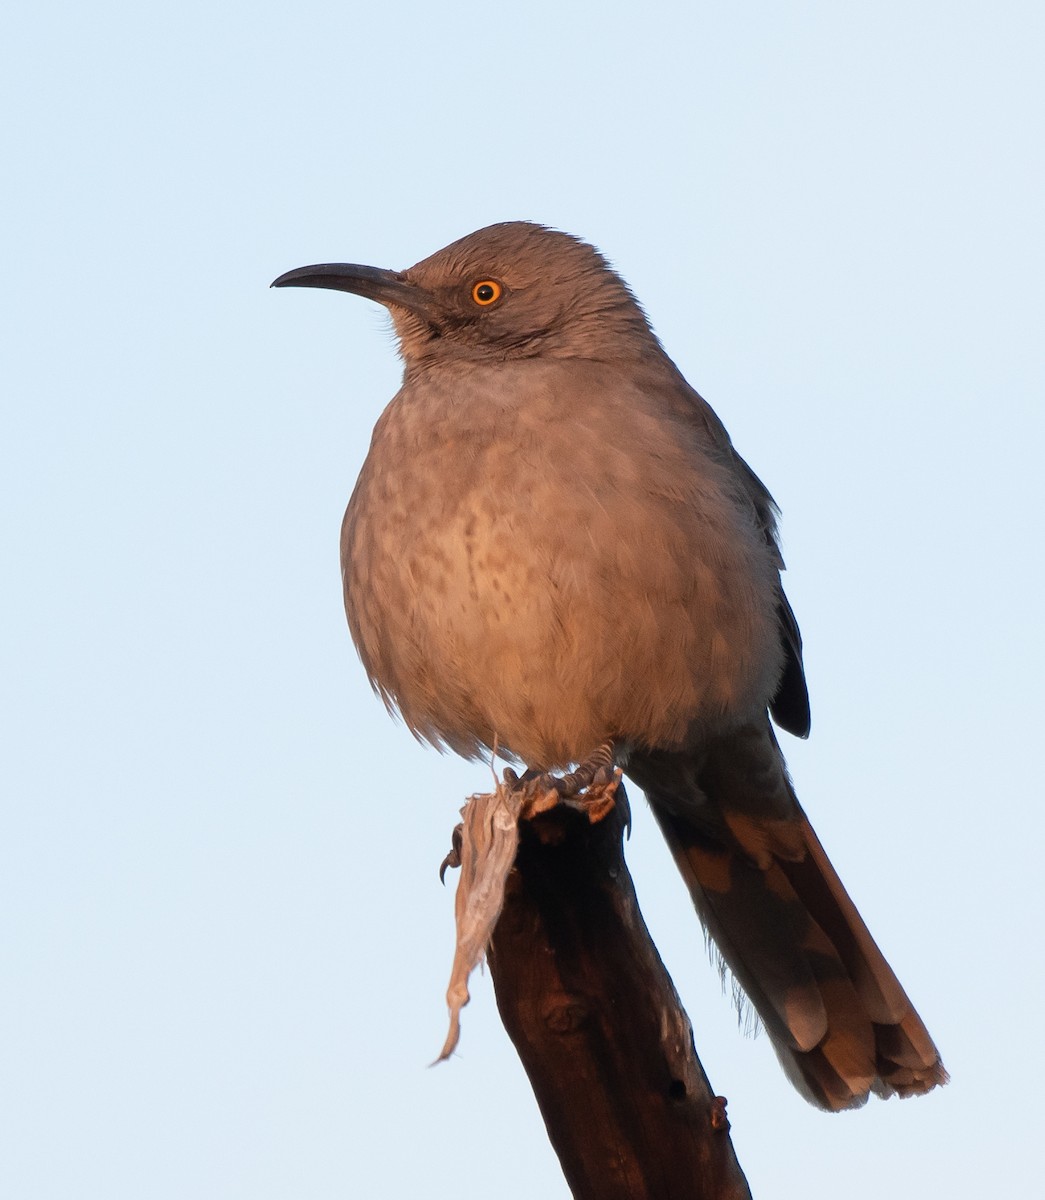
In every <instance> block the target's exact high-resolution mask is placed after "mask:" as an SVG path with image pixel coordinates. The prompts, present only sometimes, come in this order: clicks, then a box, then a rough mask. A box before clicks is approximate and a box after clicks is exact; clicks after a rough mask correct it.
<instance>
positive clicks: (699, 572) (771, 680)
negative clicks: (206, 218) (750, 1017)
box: [276, 222, 946, 1109]
mask: <svg viewBox="0 0 1045 1200" xmlns="http://www.w3.org/2000/svg"><path fill="white" fill-rule="evenodd" d="M276 284H277V285H278V286H311V287H329V288H336V289H339V290H343V291H349V292H355V293H358V294H360V295H364V296H368V297H370V298H372V299H375V300H377V301H379V302H380V303H382V304H385V305H386V306H387V307H388V309H389V311H390V313H391V315H392V318H393V321H394V323H395V327H396V332H397V334H398V336H399V340H400V347H401V351H402V355H403V358H404V361H405V367H406V369H405V374H404V379H403V385H402V388H401V389H400V391H399V393H398V395H397V396H396V397H395V398H394V399H393V401H392V402H391V404H389V406H388V408H387V409H386V410H385V412H384V413H383V415H382V416H381V419H380V420H379V421H378V423H377V426H376V428H375V430H374V437H373V442H372V445H371V449H370V453H369V455H368V457H367V460H366V462H365V464H364V466H363V469H362V472H361V473H360V476H359V480H358V482H357V484H356V488H355V491H354V493H353V495H352V499H351V501H350V503H349V506H348V511H347V513H346V514H345V522H344V527H343V530H342V542H341V551H342V565H343V571H344V583H345V607H346V610H347V613H348V620H349V625H350V627H351V630H352V636H353V638H354V640H355V643H356V646H357V648H358V650H359V654H360V657H361V658H362V660H363V664H364V666H365V667H366V670H367V673H368V675H369V677H370V680H371V682H372V683H373V685H374V687H375V689H376V690H377V691H378V692H379V693H380V694H381V695H382V697H383V698H384V699H385V701H386V703H388V704H389V705H390V706H393V707H395V708H396V709H398V710H399V712H400V713H401V714H402V716H403V719H404V720H405V721H406V723H407V724H408V725H409V727H410V728H411V729H412V730H413V731H414V733H415V734H417V736H419V737H421V738H423V739H425V740H427V741H430V742H432V743H433V744H435V745H437V746H445V747H449V748H451V749H453V750H455V751H457V752H458V753H459V754H463V755H465V756H474V755H477V754H480V753H484V752H488V751H489V750H490V749H491V748H492V747H493V745H494V743H495V741H496V743H497V745H498V746H499V747H500V748H501V749H502V750H503V751H506V752H508V753H510V754H511V755H513V756H514V757H516V758H517V759H519V760H522V761H524V762H526V763H527V764H528V765H529V766H531V767H539V768H541V769H543V770H549V769H553V768H565V767H567V766H568V765H570V764H572V763H576V762H579V761H582V760H583V759H585V758H586V757H587V756H588V755H589V754H590V753H591V752H592V751H593V750H594V749H595V748H596V747H598V746H599V745H600V744H602V743H604V742H607V741H612V742H613V743H614V745H615V747H616V751H617V756H618V761H619V762H620V763H621V765H622V766H623V767H624V769H625V771H626V772H627V773H628V775H629V776H631V777H632V778H633V779H635V781H636V782H637V783H639V784H640V786H641V787H642V788H643V789H644V790H645V791H646V794H647V796H648V798H649V802H650V804H651V806H652V808H653V811H654V813H655V815H656V818H657V821H658V822H659V824H660V827H661V829H662V830H663V831H664V835H665V837H666V838H667V841H668V844H669V845H670V847H671V849H672V852H673V854H674V856H675V860H676V862H677V863H678V865H679V868H680V870H681V872H682V874H683V876H684V878H685V880H686V883H687V885H688V887H689V889H690V892H691V894H692V896H693V899H694V902H695V904H696V907H697V910H698V912H699V913H700V916H701V919H702V920H703V922H704V925H705V927H706V929H707V930H708V932H709V933H710V935H711V936H712V938H713V939H714V940H715V943H716V945H717V946H718V948H719V950H720V952H721V954H722V956H723V959H724V960H725V962H726V963H727V964H728V965H729V967H730V969H731V970H732V972H733V974H734V976H735V978H736V979H737V981H738V982H739V983H740V985H741V986H742V987H743V989H744V991H745V992H746V993H747V995H748V997H749V999H750V1000H751V1002H752V1004H753V1005H754V1006H755V1008H756V1009H757V1011H758V1013H759V1015H760V1017H761V1018H762V1021H763V1023H764V1025H765V1027H766V1030H767V1032H768V1033H769V1036H770V1038H771V1039H772V1041H773V1045H774V1047H775V1048H776V1051H777V1054H778V1056H779V1057H780V1060H781V1062H782V1063H783V1065H784V1068H785V1070H786V1071H787V1073H788V1075H789V1077H790V1078H791V1079H792V1081H793V1082H794V1083H795V1085H796V1086H797V1087H798V1088H799V1090H801V1091H802V1092H803V1094H805V1095H806V1096H807V1097H808V1098H809V1099H810V1100H811V1101H812V1102H813V1103H815V1104H818V1105H820V1106H821V1107H823V1108H827V1109H840V1108H848V1107H854V1106H856V1105H859V1104H861V1103H863V1101H864V1100H865V1099H866V1097H867V1095H868V1093H869V1092H870V1091H875V1092H877V1093H879V1094H880V1095H892V1094H900V1095H911V1094H916V1093H919V1092H924V1091H928V1090H929V1089H930V1088H932V1087H933V1086H935V1085H936V1084H939V1083H942V1082H944V1081H945V1080H946V1073H945V1071H944V1069H943V1066H942V1064H941V1062H940V1058H939V1055H938V1054H937V1052H936V1048H935V1047H934V1046H933V1043H932V1041H931V1039H930V1038H929V1035H928V1033H927V1032H926V1029H925V1027H924V1025H923V1024H922V1022H921V1020H920V1019H919V1017H918V1015H917V1013H916V1012H915V1011H914V1009H913V1007H912V1006H911V1004H910V1001H909V1000H908V999H907V996H906V995H905V993H904V991H903V989H902V988H901V986H900V984H899V982H898V981H897V979H896V977H895V976H894V974H893V973H892V971H891V970H890V968H889V966H888V964H887V963H886V961H885V959H884V958H883V957H882V955H881V953H880V951H879V950H878V948H877V946H876V945H875V943H874V941H873V940H872V938H871V936H870V934H869V933H868V931H867V929H866V927H865V926H864V924H863V922H862V920H861V919H860V916H859V914H858V913H857V911H856V909H855V907H854V906H853V904H852V902H851V901H850V899H849V897H848V896H847V895H846V893H845V890H844V888H843V887H842V885H841V883H840V881H839V880H838V877H837V875H836V874H835V872H834V870H833V869H832V867H831V864H830V862H829V861H828V859H827V857H826V855H825V854H824V851H823V849H822V848H821V846H820V843H819V842H818V841H817V838H816V835H815V834H814V832H813V830H812V828H811V826H810V825H809V822H808V820H807V819H806V817H805V814H804V813H803V812H802V809H801V808H800V806H799V804H798V801H797V799H796V798H795V794H794V791H793V789H792V786H791V782H790V780H789V778H788V775H787V770H786V767H785V765H784V760H783V757H782V755H781V753H780V750H779V748H778V746H777V742H776V739H775V737H774V735H773V732H772V726H771V724H770V720H769V716H770V715H772V717H773V718H774V719H775V720H776V722H777V723H778V724H779V725H780V726H781V727H782V728H784V729H786V730H788V731H789V732H791V733H793V734H796V735H798V736H805V735H806V733H807V732H808V729H809V704H808V698H807V694H806V685H805V679H804V675H803V670H802V643H801V638H800V636H799V631H798V625H797V623H796V621H795V617H794V614H793V613H792V611H791V607H790V605H789V604H788V602H787V599H786V597H785V595H784V592H783V588H782V586H781V581H780V572H781V570H782V568H783V563H782V561H781V558H780V552H779V549H778V545H777V539H776V509H775V507H774V504H773V501H772V498H771V497H770V495H769V493H768V491H767V490H766V489H765V487H764V486H763V485H762V483H761V482H760V481H759V479H758V478H757V476H756V475H755V474H754V472H753V471H752V470H751V469H750V468H749V467H748V466H747V464H746V463H745V462H744V460H743V459H742V458H741V457H740V456H739V455H738V454H737V453H736V451H735V450H734V449H733V446H732V444H731V442H730V440H729V437H728V435H727V434H726V431H725V429H724V428H723V426H722V424H721V422H720V421H719V420H718V418H717V417H716V416H715V414H714V412H713V411H712V409H711V408H710V406H709V405H708V404H707V403H706V402H705V401H704V400H703V399H702V398H701V397H700V396H699V395H698V394H697V393H696V392H695V391H694V390H693V389H692V388H691V387H690V386H689V385H688V384H687V383H686V381H685V379H683V377H682V376H681V374H680V373H679V371H678V369H677V368H676V367H675V365H674V364H673V363H672V362H671V360H670V359H669V358H668V357H667V355H666V354H665V353H664V351H663V349H662V348H661V346H660V343H659V342H658V341H657V339H656V337H655V336H654V334H653V333H652V331H651V330H650V328H649V325H648V323H647V321H646V318H645V316H644V314H643V312H642V310H641V308H640V307H639V305H638V304H637V303H636V301H635V299H634V297H633V296H632V295H631V293H630V292H629V290H628V288H627V287H626V285H625V284H624V283H623V282H622V280H621V279H620V278H619V277H618V276H617V275H616V274H615V273H614V272H613V271H612V270H611V269H610V268H609V266H608V265H607V264H606V262H605V261H604V260H603V259H602V257H601V256H600V255H599V254H598V253H597V251H595V250H594V249H593V248H592V247H590V246H588V245H587V244H585V243H583V242H580V241H578V240H576V239H574V238H571V237H569V236H568V235H566V234H562V233H557V232H554V231H551V230H548V229H544V228H542V227H541V226H537V225H530V224H527V223H523V222H513V223H507V224H503V225H494V226H491V227H490V228H488V229H484V230H480V231H479V232H478V233H475V234H472V235H470V236H469V237H466V238H463V239H461V240H460V241H459V242H455V243H454V244H453V245H451V246H448V247H447V248H446V249H444V250H441V251H439V252H438V253H437V254H435V255H433V256H432V257H431V258H428V259H426V260H424V261H423V262H420V263H418V264H417V266H415V267H411V268H410V269H409V270H407V271H404V272H392V271H383V270H379V269H376V268H372V267H359V266H354V265H345V264H328V265H322V266H317V267H305V268H302V269H300V270H298V271H291V272H289V273H288V274H287V275H284V276H281V277H280V279H278V280H277V281H276Z"/></svg>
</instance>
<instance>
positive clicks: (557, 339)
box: [272, 221, 656, 370]
mask: <svg viewBox="0 0 1045 1200" xmlns="http://www.w3.org/2000/svg"><path fill="white" fill-rule="evenodd" d="M272 286H273V287H321V288H333V289H335V290H337V291H342V292H354V293H355V294H357V295H360V296H366V297H367V298H369V299H371V300H376V301H377V302H378V303H379V304H383V305H385V307H386V308H387V309H388V311H389V312H390V313H391V316H392V321H393V323H394V325H395V329H396V333H397V334H398V336H399V344H400V351H401V353H402V355H403V358H404V360H405V361H406V365H407V369H408V370H410V369H411V368H418V369H420V368H424V367H426V366H430V365H435V364H438V363H440V362H442V361H447V360H457V361H459V360H462V359H467V360H472V361H475V360H488V361H489V360H492V361H504V360H506V359H518V358H533V357H536V356H538V355H540V356H542V357H546V358H587V359H595V360H602V361H607V360H612V361H615V362H619V361H621V360H623V359H627V358H628V357H630V356H631V354H632V353H634V354H635V355H638V354H639V353H640V352H642V351H645V352H647V353H648V351H649V348H650V345H651V343H652V344H654V345H655V344H656V342H655V340H654V339H653V337H652V334H651V332H650V328H649V324H648V322H647V320H646V317H645V314H644V313H643V311H642V309H641V308H640V306H639V304H638V302H637V301H636V300H635V298H634V296H633V295H632V294H631V292H630V291H629V290H628V287H627V284H625V283H624V281H623V280H622V279H621V278H620V276H619V275H617V273H616V272H615V271H614V270H613V269H612V268H611V267H610V266H609V264H608V263H607V262H606V260H605V259H604V258H603V257H602V255H601V254H599V252H598V251H597V250H596V249H595V248H594V247H592V246H590V245H588V244H587V243H586V242H582V241H580V240H579V239H578V238H574V237H571V236H570V235H569V234H566V233H560V232H558V231H557V230H553V229H547V228H545V227H544V226H543V225H535V224H531V223H529V222H527V221H507V222H504V223H503V224H500V225H490V226H488V227H487V228H486V229H480V230H478V232H476V233H471V234H469V235H468V236H467V237H463V238H461V239H460V240H459V241H456V242H453V243H452V244H451V245H449V246H447V247H446V248H445V249H443V250H439V251H438V252H437V253H435V254H433V255H432V256H431V257H429V258H426V259H422V261H421V262H419V263H417V265H416V266H413V267H410V268H408V269H407V270H405V271H387V270H383V269H381V268H378V267H366V266H359V265H357V264H354V263H324V264H320V265H317V266H311V267H300V268H298V269H297V270H295V271H288V272H287V273H286V274H285V275H281V276H280V277H279V278H278V279H277V280H275V282H274V283H273V284H272Z"/></svg>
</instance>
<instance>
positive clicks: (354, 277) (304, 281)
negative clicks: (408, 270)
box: [270, 263, 433, 317]
mask: <svg viewBox="0 0 1045 1200" xmlns="http://www.w3.org/2000/svg"><path fill="white" fill-rule="evenodd" d="M270 286H271V287H315V288H330V289H332V290H333V291H336V292H352V293H353V294H354V295H356V296H365V297H366V298H367V299H368V300H376V301H377V302H378V304H385V305H392V306H394V307H397V308H405V309H408V310H409V311H410V312H414V313H417V314H418V315H419V316H421V317H429V316H431V315H432V308H433V300H432V297H431V295H430V294H429V293H428V292H426V291H425V290H424V289H423V288H420V287H418V286H417V284H416V283H411V282H410V281H409V280H408V279H407V278H406V277H405V276H404V275H402V274H400V273H399V272H398V271H385V270H383V269H382V268H381V267H365V266H361V265H360V264H359V263H317V264H315V265H314V266H311V267H298V268H297V269H296V270H293V271H287V272H286V273H285V274H284V275H280V277H279V278H278V279H274V280H273V281H272V283H271V284H270Z"/></svg>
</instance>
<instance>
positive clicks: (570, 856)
mask: <svg viewBox="0 0 1045 1200" xmlns="http://www.w3.org/2000/svg"><path fill="white" fill-rule="evenodd" d="M466 822H467V816H466ZM626 823H627V800H626V798H625V796H624V790H623V786H621V787H620V790H619V791H618V794H617V803H616V805H615V807H614V808H613V809H612V811H610V812H609V814H608V815H607V816H605V817H604V819H602V820H599V821H597V822H596V823H593V822H592V821H591V820H589V817H588V815H586V814H585V813H584V812H579V811H577V810H576V809H575V808H574V807H571V806H568V805H565V804H564V805H559V806H558V807H555V808H553V809H551V810H550V811H547V812H544V813H541V814H539V815H536V816H534V817H533V818H532V819H525V818H524V819H522V820H521V821H520V822H519V825H518V828H519V843H518V850H517V854H516V856H515V865H514V869H513V870H511V872H510V873H509V874H508V875H507V878H506V881H505V891H504V900H503V908H502V910H501V915H500V919H499V920H498V921H497V924H496V927H495V929H494V933H493V938H492V941H491V943H490V946H489V951H488V961H489V966H490V973H491V976H492V978H493V982H494V988H495V990H496V994H497V1005H498V1008H499V1010H500V1013H501V1018H502V1020H503V1021H504V1025H505V1028H506V1029H507V1031H508V1034H509V1036H510V1037H511V1039H512V1041H513V1043H514V1044H515V1048H516V1050H517V1051H518V1054H519V1057H520V1059H521V1060H522V1064H523V1067H524V1068H525V1070H526V1073H527V1075H528V1076H529V1078H530V1083H531V1085H532V1086H533V1090H534V1093H535V1095H536V1097H537V1103H538V1105H539V1106H540V1109H541V1113H542V1115H543V1117H544V1121H545V1124H546V1126H547V1129H548V1134H549V1137H550V1138H551V1142H552V1145H553V1146H554V1148H555V1151H556V1153H557V1154H558V1156H559V1161H560V1163H561V1164H562V1168H563V1172H564V1174H565V1176H566V1179H567V1182H568V1183H569V1186H570V1189H571V1191H572V1192H573V1195H574V1197H575V1200H750V1195H751V1194H750V1192H749V1190H748V1186H747V1182H746V1180H745V1179H744V1175H743V1173H742V1171H741V1170H740V1166H739V1164H738V1163H737V1159H736V1156H735V1154H734V1152H733V1145H732V1142H731V1141H730V1137H729V1132H728V1130H729V1123H728V1121H727V1120H726V1116H725V1101H724V1100H723V1099H722V1098H721V1097H716V1096H715V1094H714V1092H713V1091H712V1089H711V1086H710V1084H709V1083H708V1080H707V1076H706V1075H705V1074H704V1069H703V1067H702V1066H701V1064H700V1060H699V1059H698V1058H697V1055H696V1051H695V1049H694V1045H693V1031H692V1028H691V1026H690V1023H689V1018H688V1017H687V1016H686V1014H685V1012H684V1011H683V1009H682V1006H681V1004H680V1002H679V998H678V995H677V993H676V991H675V988H674V985H673V984H672V982H671V979H670V977H669V976H668V973H667V971H666V970H665V969H664V964H663V963H662V962H661V960H660V956H659V954H658V953H657V950H656V947H655V946H654V945H653V942H652V940H651V939H650V936H649V932H648V931H647V929H646V925H645V922H644V921H643V919H642V914H641V913H640V912H639V907H638V902H637V900H636V897H635V889H634V887H633V886H632V881H631V876H630V874H629V873H628V868H627V866H626V865H625V863H624V852H623V833H624V829H625V826H626Z"/></svg>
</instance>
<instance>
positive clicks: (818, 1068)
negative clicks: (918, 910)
mask: <svg viewBox="0 0 1045 1200" xmlns="http://www.w3.org/2000/svg"><path fill="white" fill-rule="evenodd" d="M767 733H768V729H767ZM752 744H753V743H752V740H751V739H750V738H748V739H747V740H746V741H745V742H744V743H743V745H742V746H741V754H742V755H743V754H748V753H750V752H751V748H752ZM731 750H732V751H734V752H735V751H737V746H733V747H731ZM769 750H772V752H773V754H774V756H775V758H776V759H777V761H778V762H779V777H778V780H777V786H776V787H775V789H772V790H770V792H769V793H767V795H766V803H765V809H766V817H765V819H763V820H760V819H759V818H758V816H757V804H756V800H757V797H756V796H755V795H753V794H752V792H751V790H750V788H749V789H748V791H747V792H745V793H744V794H739V793H737V792H736V790H735V786H734V785H735V784H736V782H737V780H738V779H739V778H741V776H742V774H743V772H740V771H737V770H735V769H733V770H732V779H731V781H730V784H731V786H730V787H729V788H727V789H725V794H717V791H712V790H711V788H710V787H708V784H711V783H713V784H715V785H719V786H720V785H721V784H722V782H723V778H724V776H723V772H722V771H721V769H719V768H716V769H713V770H710V771H706V772H705V771H702V770H701V764H700V763H692V762H689V763H686V764H683V765H682V766H680V765H679V764H678V763H677V762H676V763H666V762H665V761H664V760H663V759H662V758H661V759H658V760H657V761H654V760H652V759H647V760H645V761H639V762H638V763H629V766H628V770H629V773H630V774H634V775H635V776H636V779H637V782H639V783H640V784H641V785H642V786H643V787H644V789H645V790H646V793H647V796H648V798H649V800H650V804H651V806H652V808H653V812H654V814H655V816H656V818H657V821H658V823H659V824H660V826H661V829H662V830H663V832H664V835H665V838H666V839H667V842H668V845H669V846H670V848H671V851H672V854H673V855H674V858H675V861H676V863H677V864H678V867H679V869H680V871H681V873H682V875H683V878H684V879H685V881H686V884H687V886H688V888H689V891H690V894H691V895H692V897H693V900H694V903H695V905H696V907H697V910H698V912H699V914H700V917H701V920H702V921H703V923H704V926H705V929H706V930H707V932H708V934H709V935H710V937H711V938H712V939H713V940H714V942H715V943H716V945H717V947H718V949H719V951H720V953H721V955H722V957H723V959H724V960H725V963H726V964H727V966H728V967H729V969H730V971H731V972H732V973H733V976H734V978H735V979H736V980H737V982H738V983H739V984H740V986H741V987H742V988H743V990H744V992H745V993H746V995H747V997H748V999H749V1000H750V1001H751V1003H752V1004H753V1005H754V1007H755V1009H756V1011H757V1012H758V1014H759V1016H760V1018H761V1020H762V1023H763V1025H764V1026H765V1029H766V1032H767V1033H768V1035H769V1037H770V1040H771V1041H772V1043H773V1047H774V1049H775V1051H776V1053H777V1056H778V1058H779V1059H780V1061H781V1064H782V1065H783V1067H784V1070H785V1072H786V1073H787V1075H788V1077H789V1078H790V1079H791V1081H792V1082H793V1083H794V1084H795V1086H796V1087H797V1088H798V1090H799V1091H800V1092H802V1094H803V1095H805V1096H806V1098H807V1099H809V1100H810V1101H811V1102H812V1103H814V1104H816V1105H818V1106H819V1107H821V1108H824V1109H828V1110H830V1111H837V1110H839V1109H845V1108H857V1107H859V1106H860V1105H862V1104H863V1103H864V1102H865V1101H866V1099H867V1096H868V1094H869V1093H870V1092H872V1091H873V1092H875V1093H876V1094H878V1095H881V1096H891V1095H900V1096H909V1095H917V1094H919V1093H921V1092H927V1091H929V1090H930V1089H931V1088H933V1087H935V1086H937V1085H938V1084H942V1083H945V1082H946V1081H947V1072H946V1071H945V1070H944V1068H943V1064H942V1063H941V1061H940V1056H939V1054H938V1052H937V1050H936V1047H935V1046H934V1045H933V1042H932V1039H931V1038H930V1036H929V1033H928V1031H927V1030H926V1028H925V1026H924V1024H923V1023H922V1021H921V1019H920V1018H919V1016H918V1014H917V1013H916V1012H915V1010H914V1007H913V1006H912V1004H911V1002H910V1000H909V999H908V998H907V994H906V993H905V992H904V990H903V988H902V987H901V985H900V982H899V980H898V979H897V978H896V976H895V975H894V974H893V971H892V970H891V968H890V967H889V964H888V963H887V962H886V960H885V958H884V956H883V955H882V952H881V951H880V950H879V949H878V946H877V945H876V944H875V941H874V939H873V938H872V937H871V934H870V933H869V931H868V929H867V926H866V925H865V924H864V922H863V920H862V919H861V917H860V914H859V913H858V912H857V909H856V906H855V905H854V904H853V902H852V900H850V898H849V896H848V894H847V893H846V891H845V888H844V887H843V886H842V883H841V880H840V879H839V878H838V875H837V873H836V872H835V870H834V868H833V867H832V866H831V863H830V861H829V860H828V858H827V855H826V854H825V853H824V850H823V847H822V846H821V845H820V841H819V839H818V838H817V836H816V834H815V833H814V832H813V829H812V826H811V825H810V824H809V821H808V820H807V818H806V816H805V813H804V812H802V809H801V808H800V806H799V805H798V802H797V800H796V799H795V797H794V793H793V791H792V790H791V787H790V782H789V781H788V780H787V776H786V771H785V770H784V767H783V760H782V758H781V757H780V752H779V749H778V748H777V747H776V743H775V740H773V739H772V734H771V733H769V738H768V740H766V739H762V741H761V746H760V753H761V757H760V759H759V761H758V762H757V763H756V764H755V766H756V767H757V769H755V770H752V771H751V773H750V774H749V775H748V779H749V780H755V781H757V783H758V785H759V788H762V787H764V786H765V781H766V778H767V772H766V755H767V752H768V751H769ZM705 788H706V789H707V790H704V789H705ZM782 789H784V790H782ZM785 791H786V796H785ZM687 793H688V794H687ZM786 810H789V811H786Z"/></svg>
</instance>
